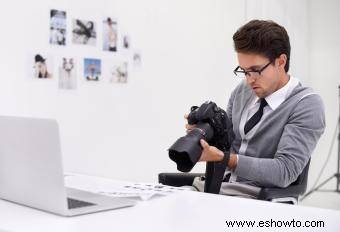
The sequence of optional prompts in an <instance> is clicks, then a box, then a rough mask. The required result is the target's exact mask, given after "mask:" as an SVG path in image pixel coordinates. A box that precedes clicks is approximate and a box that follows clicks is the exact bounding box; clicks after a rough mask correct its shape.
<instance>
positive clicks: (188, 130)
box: [184, 114, 196, 134]
mask: <svg viewBox="0 0 340 232" xmlns="http://www.w3.org/2000/svg"><path fill="white" fill-rule="evenodd" d="M184 118H185V119H188V114H185V115H184ZM195 127H196V124H194V125H190V124H186V125H185V129H186V132H187V134H189V133H190V131H192V129H194V128H195Z"/></svg>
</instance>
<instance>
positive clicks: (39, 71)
mask: <svg viewBox="0 0 340 232" xmlns="http://www.w3.org/2000/svg"><path fill="white" fill-rule="evenodd" d="M31 59H32V61H33V62H32V63H33V70H34V72H33V73H34V74H33V77H34V78H38V79H51V78H53V74H52V71H51V70H53V62H52V59H51V58H49V59H47V58H46V57H45V56H43V55H41V54H38V53H36V54H35V55H34V57H31Z"/></svg>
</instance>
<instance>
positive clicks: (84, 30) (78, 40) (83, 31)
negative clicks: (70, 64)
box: [72, 19, 97, 46]
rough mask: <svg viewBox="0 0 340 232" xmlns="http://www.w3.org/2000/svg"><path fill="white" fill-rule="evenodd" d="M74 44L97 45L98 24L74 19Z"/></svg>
mask: <svg viewBox="0 0 340 232" xmlns="http://www.w3.org/2000/svg"><path fill="white" fill-rule="evenodd" d="M72 25H73V26H72V42H73V43H74V44H84V45H92V46H95V45H96V41H97V33H96V23H95V22H93V21H86V20H79V19H73V22H72Z"/></svg>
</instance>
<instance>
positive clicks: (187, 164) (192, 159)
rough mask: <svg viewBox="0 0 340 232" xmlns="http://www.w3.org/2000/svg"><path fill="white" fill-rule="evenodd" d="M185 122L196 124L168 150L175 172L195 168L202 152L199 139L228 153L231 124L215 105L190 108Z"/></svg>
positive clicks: (206, 103)
mask: <svg viewBox="0 0 340 232" xmlns="http://www.w3.org/2000/svg"><path fill="white" fill-rule="evenodd" d="M187 120H188V124H190V125H194V124H196V127H195V128H194V129H192V130H191V131H190V132H189V133H188V134H187V135H185V136H183V137H180V138H179V139H177V141H176V142H175V143H174V144H173V145H172V146H171V147H170V148H169V157H170V159H171V160H173V161H174V162H175V163H176V164H177V170H179V171H181V172H189V171H191V169H192V168H193V167H194V166H195V164H196V163H197V161H198V160H199V159H200V157H201V155H202V151H203V149H202V147H201V144H200V140H201V139H204V140H206V141H207V142H208V143H209V144H210V145H212V146H215V147H217V148H218V149H219V150H221V151H223V152H229V149H230V144H231V141H232V138H233V130H232V123H231V121H230V119H229V118H228V117H227V113H226V112H225V111H224V110H223V109H221V108H219V107H218V106H217V105H216V103H214V102H211V101H207V102H205V103H203V104H202V105H201V106H200V107H197V106H192V107H191V110H190V114H189V115H188V118H187ZM228 154H229V153H228Z"/></svg>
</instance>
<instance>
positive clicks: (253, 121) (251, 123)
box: [244, 98, 268, 134]
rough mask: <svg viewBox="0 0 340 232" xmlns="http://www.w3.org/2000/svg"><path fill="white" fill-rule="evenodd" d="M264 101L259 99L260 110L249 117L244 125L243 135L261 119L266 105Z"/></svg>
mask: <svg viewBox="0 0 340 232" xmlns="http://www.w3.org/2000/svg"><path fill="white" fill-rule="evenodd" d="M267 104H268V103H267V102H266V99H264V98H261V103H260V108H259V109H258V110H257V112H256V113H255V114H254V115H253V116H251V118H250V119H249V120H248V121H247V123H246V125H244V134H247V133H248V132H249V131H250V130H251V129H252V128H253V127H254V126H255V125H256V124H257V123H258V122H259V121H260V119H261V117H262V115H263V108H264V107H265V106H266V105H267Z"/></svg>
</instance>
